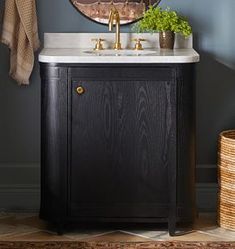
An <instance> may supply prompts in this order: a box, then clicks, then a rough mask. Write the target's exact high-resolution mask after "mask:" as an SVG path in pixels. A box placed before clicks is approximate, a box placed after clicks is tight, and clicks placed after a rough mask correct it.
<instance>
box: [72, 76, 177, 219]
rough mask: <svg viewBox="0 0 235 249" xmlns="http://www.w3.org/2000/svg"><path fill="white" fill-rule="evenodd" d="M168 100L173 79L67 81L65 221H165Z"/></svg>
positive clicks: (171, 109) (171, 117) (170, 124)
mask: <svg viewBox="0 0 235 249" xmlns="http://www.w3.org/2000/svg"><path fill="white" fill-rule="evenodd" d="M78 86H82V87H83V88H84V89H85V93H84V94H82V95H78V94H77V92H76V88H77V87H78ZM175 95H176V93H175V83H174V81H173V80H169V81H151V80H148V81H143V80H139V81H138V80H133V81H131V80H126V81H123V80H103V81H100V80H94V79H90V80H89V79H88V80H79V79H73V80H72V84H71V103H70V108H71V109H70V127H71V131H70V134H71V137H70V139H71V141H70V144H71V153H70V154H71V159H70V164H71V165H70V177H69V182H70V184H69V186H70V207H69V210H70V214H71V215H72V216H102V217H120V216H121V217H123V216H125V217H130V216H134V217H155V216H159V215H160V216H167V208H168V195H167V193H168V177H167V176H168V167H170V166H172V165H171V164H172V162H171V161H170V158H171V157H170V153H171V152H170V148H171V146H172V144H171V143H172V137H173V136H175V132H174V128H175V105H176V103H175ZM173 140H174V139H173ZM174 166H175V165H174Z"/></svg>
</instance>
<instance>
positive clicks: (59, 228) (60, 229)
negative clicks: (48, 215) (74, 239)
mask: <svg viewBox="0 0 235 249" xmlns="http://www.w3.org/2000/svg"><path fill="white" fill-rule="evenodd" d="M56 232H57V235H59V236H61V235H63V234H64V224H63V223H57V224H56Z"/></svg>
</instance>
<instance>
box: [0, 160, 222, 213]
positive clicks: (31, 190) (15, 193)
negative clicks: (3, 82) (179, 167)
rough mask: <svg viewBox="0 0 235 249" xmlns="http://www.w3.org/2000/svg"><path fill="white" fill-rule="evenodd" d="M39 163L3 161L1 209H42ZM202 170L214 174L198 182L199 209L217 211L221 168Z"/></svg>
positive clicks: (1, 170)
mask: <svg viewBox="0 0 235 249" xmlns="http://www.w3.org/2000/svg"><path fill="white" fill-rule="evenodd" d="M39 165H40V164H39V163H26V164H23V163H22V164H17V163H7V164H5V163H0V200H1V201H0V210H6V211H14V212H17V211H19V212H21V211H22V212H38V210H39V206H40V184H39V178H40V176H39V173H40V170H39ZM198 170H200V174H201V175H203V174H204V173H203V172H206V174H208V173H209V174H210V175H209V177H208V179H209V180H208V181H207V182H199V183H197V184H196V202H197V208H198V211H200V212H216V210H217V195H218V184H217V183H216V182H211V180H213V179H214V178H212V177H211V175H212V173H211V172H212V171H213V172H214V173H213V174H214V175H215V172H216V170H217V167H216V165H197V172H198ZM211 170H212V171H211ZM19 171H21V175H20V176H18V175H17V172H19ZM13 172H16V176H14V177H12V173H13ZM206 174H205V175H206ZM204 178H205V176H204ZM204 178H203V179H204ZM201 179H202V178H201Z"/></svg>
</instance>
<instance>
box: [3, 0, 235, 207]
mask: <svg viewBox="0 0 235 249" xmlns="http://www.w3.org/2000/svg"><path fill="white" fill-rule="evenodd" d="M3 5H4V1H0V13H2V11H3ZM37 5H38V19H39V30H40V37H41V41H43V33H44V32H106V31H107V27H105V26H102V25H98V24H95V23H93V22H91V21H89V20H87V19H85V18H84V17H83V16H81V15H80V14H79V13H78V12H77V11H76V10H75V9H74V8H73V7H72V5H71V4H70V3H69V0H38V1H37ZM162 5H164V6H171V7H172V8H174V9H176V10H178V11H179V12H181V13H182V14H183V15H185V16H188V17H189V19H190V21H191V24H192V26H193V30H194V35H195V48H196V49H197V50H198V51H199V53H200V54H201V62H200V64H198V66H197V164H200V165H214V164H216V148H217V138H218V134H219V132H220V131H222V130H224V129H231V128H235V71H234V70H235V32H234V30H235V18H234V10H235V1H234V0H226V1H222V0H162ZM129 30H130V27H125V28H123V31H125V32H127V31H129ZM8 70H9V51H8V49H7V48H6V47H5V46H4V45H2V44H1V45H0V185H2V186H3V187H2V188H1V187H0V196H1V193H4V194H5V198H7V196H9V195H10V194H9V193H15V192H17V190H18V189H17V188H22V189H24V188H26V190H25V191H26V192H27V186H31V189H32V186H33V187H35V191H38V189H37V186H38V183H39V177H38V172H39V170H38V165H39V161H40V78H39V67H38V62H37V61H36V65H35V69H34V72H33V75H32V79H31V84H30V86H27V87H19V86H17V85H16V83H15V82H14V81H13V80H11V79H10V78H9V77H8ZM208 172H210V170H209V171H208ZM209 174H210V173H209ZM211 174H212V173H211ZM10 186H12V189H13V190H12V192H11V191H10V190H9V189H10ZM14 186H15V187H14ZM1 189H5V190H1ZM1 191H2V192H1ZM4 191H5V192H4ZM9 191H10V192H9ZM27 193H28V192H27ZM25 198H26V197H25ZM13 204H14V203H13ZM13 204H12V205H13ZM0 208H1V207H0Z"/></svg>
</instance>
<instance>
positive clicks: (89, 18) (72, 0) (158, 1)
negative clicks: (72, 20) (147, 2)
mask: <svg viewBox="0 0 235 249" xmlns="http://www.w3.org/2000/svg"><path fill="white" fill-rule="evenodd" d="M69 1H70V3H71V4H72V6H73V7H74V8H75V9H76V10H77V11H78V12H79V13H80V14H81V15H82V16H84V17H85V18H87V19H88V20H90V21H92V22H94V23H97V24H101V25H104V26H107V25H108V23H103V22H99V21H96V20H94V19H92V18H91V17H89V16H88V15H86V14H85V13H83V12H82V11H81V10H79V9H78V8H77V7H76V6H75V5H74V3H73V2H74V0H69ZM161 1H162V0H156V3H154V4H153V7H157V6H158V5H159V3H160V2H161ZM141 19H142V17H140V18H136V20H134V21H131V22H128V23H121V26H127V25H131V24H133V23H135V22H138V21H139V20H141Z"/></svg>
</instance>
